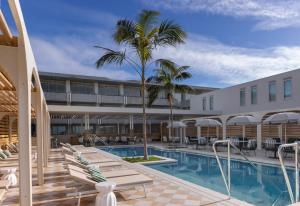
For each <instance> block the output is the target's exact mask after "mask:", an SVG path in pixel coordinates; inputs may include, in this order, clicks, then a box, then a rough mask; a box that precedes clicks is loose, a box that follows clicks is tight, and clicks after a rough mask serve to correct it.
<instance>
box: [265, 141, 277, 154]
mask: <svg viewBox="0 0 300 206" xmlns="http://www.w3.org/2000/svg"><path fill="white" fill-rule="evenodd" d="M276 143H277V142H276V140H275V139H273V138H267V139H266V141H265V144H264V147H265V156H267V153H268V152H269V151H272V152H275V151H277V146H276Z"/></svg>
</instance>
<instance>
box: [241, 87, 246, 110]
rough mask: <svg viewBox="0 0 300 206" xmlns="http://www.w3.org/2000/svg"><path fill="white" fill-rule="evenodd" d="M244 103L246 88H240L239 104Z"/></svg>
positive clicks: (242, 104)
mask: <svg viewBox="0 0 300 206" xmlns="http://www.w3.org/2000/svg"><path fill="white" fill-rule="evenodd" d="M245 105H246V89H245V88H242V89H240V106H245Z"/></svg>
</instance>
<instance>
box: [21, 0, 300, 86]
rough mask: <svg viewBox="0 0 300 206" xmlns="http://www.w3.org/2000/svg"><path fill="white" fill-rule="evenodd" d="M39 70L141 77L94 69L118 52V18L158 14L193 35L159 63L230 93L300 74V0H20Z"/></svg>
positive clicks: (122, 70) (118, 70) (114, 69)
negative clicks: (184, 69) (105, 52)
mask: <svg viewBox="0 0 300 206" xmlns="http://www.w3.org/2000/svg"><path fill="white" fill-rule="evenodd" d="M21 5H22V8H23V13H24V16H25V21H26V24H27V29H28V32H29V35H30V39H31V42H32V47H33V49H34V52H35V57H36V61H37V63H38V67H39V70H41V71H52V72H60V73H74V74H86V75H95V76H105V77H109V78H115V79H136V78H138V77H137V75H136V74H135V73H134V72H133V71H132V70H130V68H129V67H128V66H124V67H116V66H112V65H111V66H106V67H105V68H104V69H102V70H96V69H95V64H94V63H95V61H96V59H97V57H98V56H99V55H100V54H101V52H100V51H99V50H97V49H95V48H93V46H94V45H102V46H106V47H111V48H114V49H117V48H118V47H117V46H116V45H115V44H114V43H113V42H112V39H111V35H112V33H113V30H114V25H115V23H116V21H117V20H118V19H120V18H128V19H135V17H136V16H137V14H138V12H139V11H140V10H142V9H155V10H158V11H160V12H161V18H162V19H172V20H174V21H176V22H177V23H179V24H180V25H182V27H183V28H184V29H185V31H186V32H187V33H188V38H187V40H186V44H184V45H181V46H178V47H176V48H162V49H159V50H158V51H156V52H155V55H154V56H155V57H156V58H169V59H172V60H174V61H175V62H176V63H178V64H179V65H189V66H191V71H192V73H193V78H192V79H191V80H189V81H187V83H188V84H194V85H202V86H212V87H226V86H230V85H233V84H237V83H241V82H246V81H249V80H254V79H257V78H261V77H265V76H269V75H272V74H277V73H280V72H284V71H288V70H292V69H296V68H300V1H298V0H293V1H292V0H164V1H159V0H126V1H124V0H123V1H122V0H101V1H99V0H86V1H82V0H72V1H70V0H51V1H48V0H39V1H38V3H37V1H36V0H26V1H21Z"/></svg>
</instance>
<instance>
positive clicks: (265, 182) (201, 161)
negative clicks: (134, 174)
mask: <svg viewBox="0 0 300 206" xmlns="http://www.w3.org/2000/svg"><path fill="white" fill-rule="evenodd" d="M103 150H106V151H108V152H110V153H112V154H115V155H118V156H120V157H131V156H142V155H143V147H115V148H110V149H107V148H105V149H103ZM148 153H149V155H159V156H163V157H168V158H172V159H176V160H177V161H178V162H177V164H174V163H173V164H154V165H148V167H151V168H154V169H156V170H159V171H161V172H164V173H167V174H169V175H173V176H175V177H177V178H180V179H183V180H186V181H189V182H192V183H194V184H197V185H200V186H203V187H206V188H209V189H212V190H215V191H218V192H221V193H223V194H227V192H226V188H225V185H224V182H223V179H222V177H221V172H220V169H219V167H218V164H217V161H216V158H215V157H213V156H206V155H201V154H193V153H187V152H182V151H173V150H171V151H170V150H161V149H158V148H155V147H149V148H148ZM221 163H222V165H223V166H225V167H226V165H227V161H226V160H225V159H222V160H221ZM256 166H257V169H256V168H254V167H253V166H251V164H249V163H247V162H243V161H238V160H232V162H231V193H232V196H233V197H235V198H237V199H240V200H243V201H246V202H249V203H251V204H254V205H258V206H268V205H273V203H274V202H275V201H276V200H277V201H276V204H274V205H275V206H279V205H280V206H281V205H287V204H289V203H290V200H289V196H288V193H287V192H283V191H286V190H287V188H286V185H285V181H284V177H283V174H282V171H281V169H280V167H277V166H271V165H263V164H256ZM288 175H289V176H290V177H291V184H292V185H294V178H293V177H294V171H293V170H288Z"/></svg>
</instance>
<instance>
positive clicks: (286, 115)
mask: <svg viewBox="0 0 300 206" xmlns="http://www.w3.org/2000/svg"><path fill="white" fill-rule="evenodd" d="M299 121H300V114H299V113H296V112H281V113H277V114H273V115H271V116H269V117H268V118H267V119H265V120H264V121H263V123H264V124H283V125H284V140H285V142H286V140H287V139H286V124H287V123H299Z"/></svg>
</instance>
